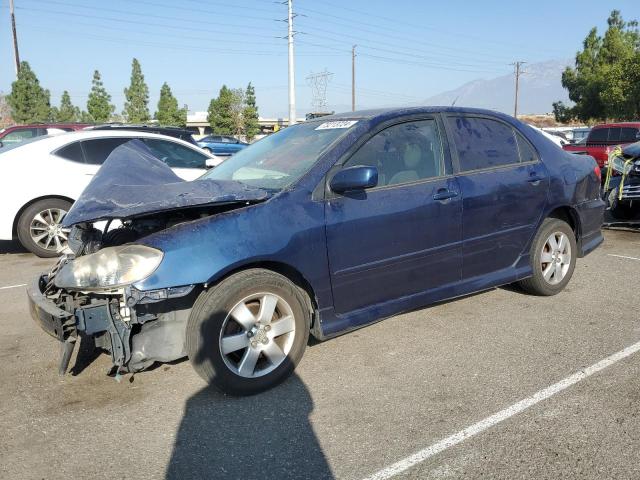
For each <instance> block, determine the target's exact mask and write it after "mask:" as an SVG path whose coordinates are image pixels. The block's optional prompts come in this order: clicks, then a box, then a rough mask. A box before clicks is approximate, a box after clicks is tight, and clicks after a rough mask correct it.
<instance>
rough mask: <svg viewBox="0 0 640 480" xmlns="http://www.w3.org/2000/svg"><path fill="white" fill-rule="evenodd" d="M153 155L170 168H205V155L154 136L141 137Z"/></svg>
mask: <svg viewBox="0 0 640 480" xmlns="http://www.w3.org/2000/svg"><path fill="white" fill-rule="evenodd" d="M141 140H142V141H143V142H144V143H145V144H146V145H147V147H149V150H151V152H152V153H153V155H154V156H155V157H156V158H158V159H160V160H162V161H163V162H164V163H166V164H167V165H169V166H170V167H171V168H206V159H207V156H206V155H204V154H203V153H200V152H196V151H195V150H192V149H191V148H188V147H185V146H184V145H180V144H178V143H175V142H169V141H166V140H158V139H155V138H142V139H141Z"/></svg>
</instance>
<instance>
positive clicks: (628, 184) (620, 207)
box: [604, 142, 640, 220]
mask: <svg viewBox="0 0 640 480" xmlns="http://www.w3.org/2000/svg"><path fill="white" fill-rule="evenodd" d="M614 173H615V174H616V175H615V176H614ZM604 198H606V199H607V200H608V202H609V212H610V213H611V216H613V218H616V219H618V220H632V219H634V218H636V217H637V216H638V214H640V142H636V143H632V144H630V145H626V146H624V147H617V148H616V149H614V150H613V151H612V152H611V153H610V155H609V161H608V164H607V177H606V181H605V184H604Z"/></svg>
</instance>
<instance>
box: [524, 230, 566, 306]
mask: <svg viewBox="0 0 640 480" xmlns="http://www.w3.org/2000/svg"><path fill="white" fill-rule="evenodd" d="M552 235H553V236H554V239H555V242H556V244H557V246H558V248H557V249H555V250H554V248H553V247H552V246H551V245H552V243H551V244H550V243H549V242H550V240H551V237H552ZM562 238H564V241H565V242H566V243H565V244H564V245H563V243H562ZM558 240H561V241H560V242H559V241H558ZM567 248H568V250H567ZM558 251H559V252H560V253H559V254H558V253H557V252H558ZM562 252H564V253H562ZM567 254H568V257H567ZM543 255H544V256H545V258H543ZM577 255H578V249H577V246H576V236H575V233H574V231H573V230H572V229H571V227H570V226H569V224H567V222H564V221H562V220H559V219H557V218H547V219H545V220H544V221H543V222H542V225H541V226H540V228H539V229H538V232H537V233H536V236H535V237H534V239H533V242H532V244H531V251H530V259H531V267H532V269H533V276H531V277H529V278H526V279H524V280H521V281H520V282H518V284H519V285H520V286H521V287H522V288H523V289H524V290H525V291H527V292H529V293H531V294H533V295H542V296H550V295H555V294H557V293H560V292H561V291H562V290H563V289H564V287H566V285H567V283H569V280H571V276H572V275H573V271H574V269H575V266H576V259H577ZM546 258H549V259H550V261H549V262H544V263H543V260H544V259H546ZM554 262H557V263H554ZM554 265H555V266H554ZM558 265H559V267H558ZM558 268H559V270H558ZM545 274H546V275H545Z"/></svg>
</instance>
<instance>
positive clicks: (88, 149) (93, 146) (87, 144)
mask: <svg viewBox="0 0 640 480" xmlns="http://www.w3.org/2000/svg"><path fill="white" fill-rule="evenodd" d="M129 140H131V138H97V139H94V140H85V141H83V142H82V149H83V150H84V158H85V162H86V163H88V164H90V165H102V164H103V163H104V161H105V160H106V159H107V157H108V156H109V155H110V154H111V152H113V151H114V150H115V149H116V147H119V146H120V145H122V144H123V143H127V142H128V141H129Z"/></svg>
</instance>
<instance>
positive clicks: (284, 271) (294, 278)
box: [207, 260, 319, 335]
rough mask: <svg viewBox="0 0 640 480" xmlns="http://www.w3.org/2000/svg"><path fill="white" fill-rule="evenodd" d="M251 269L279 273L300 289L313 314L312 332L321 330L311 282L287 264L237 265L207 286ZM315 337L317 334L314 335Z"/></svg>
mask: <svg viewBox="0 0 640 480" xmlns="http://www.w3.org/2000/svg"><path fill="white" fill-rule="evenodd" d="M251 268H262V269H264V270H270V271H272V272H275V273H278V274H280V275H282V276H283V277H285V278H287V279H288V280H289V281H291V282H292V283H293V284H294V285H295V286H296V287H298V288H299V289H300V290H301V291H302V292H303V293H304V294H305V298H306V300H307V301H308V306H309V308H310V314H311V332H312V333H314V332H315V331H316V329H317V328H319V321H318V320H319V319H318V298H317V297H316V294H315V290H314V288H313V286H312V285H311V282H309V280H307V278H306V277H305V276H304V275H303V274H302V273H301V272H300V271H299V270H298V269H297V268H295V267H293V266H291V265H290V264H288V263H285V262H279V261H273V260H260V261H252V262H248V263H243V264H241V265H235V266H234V267H232V268H230V269H229V270H226V271H224V272H223V273H222V274H221V275H219V276H216V277H214V278H212V279H211V280H210V281H208V282H207V285H211V284H213V283H220V282H221V281H223V280H224V279H226V278H228V277H230V276H231V275H234V274H236V273H239V272H242V271H244V270H249V269H251ZM314 335H315V334H314Z"/></svg>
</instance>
